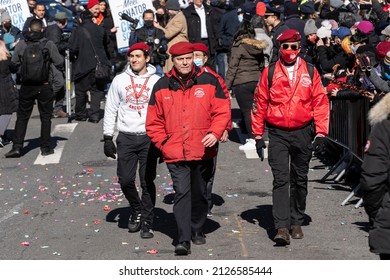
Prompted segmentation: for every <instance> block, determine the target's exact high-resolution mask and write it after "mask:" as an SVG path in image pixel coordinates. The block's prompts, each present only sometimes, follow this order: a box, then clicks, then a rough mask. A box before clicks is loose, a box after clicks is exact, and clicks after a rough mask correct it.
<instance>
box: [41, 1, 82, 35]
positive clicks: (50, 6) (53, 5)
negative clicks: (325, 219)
mask: <svg viewBox="0 0 390 280" xmlns="http://www.w3.org/2000/svg"><path fill="white" fill-rule="evenodd" d="M39 2H40V3H42V4H43V5H45V10H46V18H47V20H48V22H49V23H50V22H53V21H54V16H55V15H56V13H58V12H64V13H65V14H66V15H67V17H68V25H67V26H66V27H65V29H64V32H66V33H70V32H71V31H72V29H73V23H74V22H75V21H76V18H75V17H74V16H73V13H72V11H70V10H69V9H67V8H65V7H64V6H62V5H61V4H59V3H58V2H56V1H55V0H40V1H39Z"/></svg>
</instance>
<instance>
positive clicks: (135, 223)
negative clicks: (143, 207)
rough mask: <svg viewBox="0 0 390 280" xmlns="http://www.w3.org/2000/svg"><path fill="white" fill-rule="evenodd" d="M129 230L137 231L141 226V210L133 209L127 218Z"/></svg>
mask: <svg viewBox="0 0 390 280" xmlns="http://www.w3.org/2000/svg"><path fill="white" fill-rule="evenodd" d="M128 228H129V232H137V231H139V229H140V228H141V211H134V212H132V213H131V214H130V218H129V225H128Z"/></svg>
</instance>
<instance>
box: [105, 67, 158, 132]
mask: <svg viewBox="0 0 390 280" xmlns="http://www.w3.org/2000/svg"><path fill="white" fill-rule="evenodd" d="M130 77H133V80H134V86H135V88H136V93H135V92H134V90H133V85H132V82H131V78H130ZM148 77H149V80H148V82H147V84H146V85H145V87H144V90H143V91H142V93H141V95H140V96H139V97H138V98H137V95H139V93H140V91H141V89H142V87H143V85H144V83H145V81H146V79H147V78H148ZM158 79H160V77H159V76H158V75H156V68H155V67H154V66H153V65H150V64H148V66H147V73H146V74H144V75H141V76H138V75H136V74H134V73H133V71H132V70H131V67H130V66H127V69H126V71H124V72H122V73H121V74H119V75H117V76H115V78H114V80H113V81H112V83H111V86H110V89H109V90H108V94H107V100H106V107H105V110H104V122H103V133H104V135H109V136H112V135H113V134H114V130H115V124H117V125H118V130H119V131H120V132H138V133H143V132H145V131H146V130H145V121H146V112H147V110H148V104H149V99H150V95H151V94H152V89H153V86H154V84H155V83H156V82H157V81H158ZM117 118H118V121H116V119H117Z"/></svg>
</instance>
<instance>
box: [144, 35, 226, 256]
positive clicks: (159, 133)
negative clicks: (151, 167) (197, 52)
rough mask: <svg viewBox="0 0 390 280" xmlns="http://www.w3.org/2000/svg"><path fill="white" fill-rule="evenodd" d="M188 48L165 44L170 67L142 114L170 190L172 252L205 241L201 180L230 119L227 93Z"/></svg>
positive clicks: (184, 251)
mask: <svg viewBox="0 0 390 280" xmlns="http://www.w3.org/2000/svg"><path fill="white" fill-rule="evenodd" d="M193 50H194V48H193V45H192V44H191V43H188V42H179V43H176V44H174V45H173V46H172V47H171V48H170V50H169V53H170V54H171V55H172V61H173V65H174V67H173V68H172V70H171V71H170V72H168V73H167V74H166V75H165V76H164V77H162V78H161V79H160V80H159V81H158V82H157V83H156V84H155V86H154V87H153V91H152V96H151V99H150V101H149V106H148V113H147V117H146V132H147V134H148V136H149V137H150V138H151V140H152V142H153V143H154V144H155V145H156V147H157V148H158V149H160V150H161V152H162V155H163V158H164V161H165V162H166V163H167V167H168V169H169V172H170V174H171V177H172V181H173V187H174V190H175V199H174V201H175V203H174V206H173V213H174V215H175V219H176V223H177V227H178V232H179V238H178V241H179V243H178V244H177V245H176V247H175V254H176V255H188V254H189V253H190V252H191V249H190V248H191V245H190V241H191V240H192V242H193V243H194V244H195V245H201V244H205V243H206V239H205V236H204V234H203V225H204V223H205V221H206V218H207V209H208V206H207V195H206V185H207V182H208V181H209V179H210V177H211V175H212V170H213V158H214V157H215V156H216V155H217V149H216V144H217V142H218V140H219V139H221V137H222V135H223V132H224V130H225V129H226V127H227V125H228V123H229V122H230V107H229V102H228V100H227V98H226V92H224V90H223V89H222V86H221V84H220V83H219V81H218V79H217V78H216V77H215V76H213V75H212V74H210V73H207V72H205V71H204V69H202V68H199V67H197V66H195V65H194V55H193Z"/></svg>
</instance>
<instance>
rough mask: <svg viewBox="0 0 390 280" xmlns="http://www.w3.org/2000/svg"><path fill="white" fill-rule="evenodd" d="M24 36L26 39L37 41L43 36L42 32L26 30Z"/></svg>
mask: <svg viewBox="0 0 390 280" xmlns="http://www.w3.org/2000/svg"><path fill="white" fill-rule="evenodd" d="M24 37H25V38H26V41H31V42H38V41H39V40H41V39H42V38H43V32H34V31H28V32H27V33H26V35H25V36H24Z"/></svg>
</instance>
